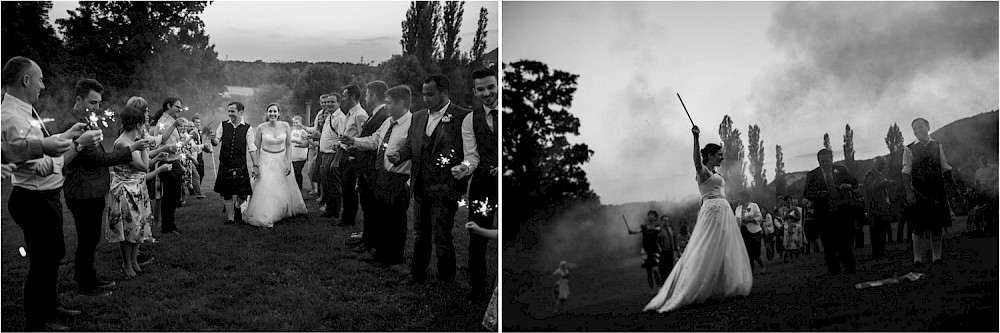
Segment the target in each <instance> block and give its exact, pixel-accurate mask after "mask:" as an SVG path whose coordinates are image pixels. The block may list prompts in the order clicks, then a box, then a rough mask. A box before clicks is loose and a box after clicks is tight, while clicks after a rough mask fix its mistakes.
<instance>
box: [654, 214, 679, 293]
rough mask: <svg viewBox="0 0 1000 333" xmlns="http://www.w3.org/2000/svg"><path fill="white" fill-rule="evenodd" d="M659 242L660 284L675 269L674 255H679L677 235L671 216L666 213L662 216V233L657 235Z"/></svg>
mask: <svg viewBox="0 0 1000 333" xmlns="http://www.w3.org/2000/svg"><path fill="white" fill-rule="evenodd" d="M657 243H658V244H659V245H660V272H659V273H660V281H658V282H659V283H660V285H663V282H665V281H667V275H670V271H672V270H674V260H675V258H674V256H675V255H679V254H680V251H679V249H678V248H677V236H675V234H674V228H673V227H671V226H670V218H669V217H667V216H666V215H663V216H660V234H659V235H657Z"/></svg>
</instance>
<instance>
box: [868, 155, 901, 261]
mask: <svg viewBox="0 0 1000 333" xmlns="http://www.w3.org/2000/svg"><path fill="white" fill-rule="evenodd" d="M886 165H887V164H886V161H885V156H875V161H874V163H873V164H872V169H871V170H868V173H866V174H865V192H866V193H865V194H866V195H865V198H866V199H867V200H865V205H866V206H865V208H866V209H867V211H868V219H869V221H870V222H871V227H869V228H868V233H869V238H871V242H872V259H879V258H882V257H883V256H884V255H885V241H886V236H888V237H889V239H892V233H890V232H887V231H888V229H891V228H892V226H891V225H890V223H891V222H892V214H891V208H890V206H891V205H892V201H891V199H890V198H889V187H890V186H893V185H894V183H895V181H893V180H891V179H889V178H886V174H885V171H886Z"/></svg>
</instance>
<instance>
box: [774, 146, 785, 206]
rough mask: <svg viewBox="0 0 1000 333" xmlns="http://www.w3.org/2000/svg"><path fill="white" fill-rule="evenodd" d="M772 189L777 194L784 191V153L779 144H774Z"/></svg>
mask: <svg viewBox="0 0 1000 333" xmlns="http://www.w3.org/2000/svg"><path fill="white" fill-rule="evenodd" d="M774 181H775V185H774V191H775V192H776V193H778V194H784V193H785V153H783V152H782V151H781V145H775V146H774Z"/></svg>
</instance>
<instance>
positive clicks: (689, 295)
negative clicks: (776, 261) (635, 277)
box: [644, 126, 753, 313]
mask: <svg viewBox="0 0 1000 333" xmlns="http://www.w3.org/2000/svg"><path fill="white" fill-rule="evenodd" d="M691 133H692V134H693V135H694V154H693V158H694V167H695V172H696V174H697V177H696V179H697V181H698V184H699V185H698V189H699V191H700V192H701V196H702V206H701V209H700V210H699V211H698V221H697V222H696V223H695V229H694V232H693V233H692V235H691V242H690V243H689V244H688V246H687V250H685V251H684V254H683V255H681V258H680V260H678V261H677V264H676V265H675V266H674V270H673V271H671V272H670V276H668V277H667V280H666V282H665V283H664V284H663V286H661V287H660V292H659V293H658V294H657V295H656V296H655V297H653V299H652V300H650V301H649V303H648V304H646V306H645V308H644V310H645V311H650V310H655V311H658V312H661V313H662V312H667V311H671V310H674V309H677V308H679V307H681V306H684V305H687V304H691V303H697V302H702V301H705V300H706V299H708V298H709V297H717V296H721V297H728V296H738V295H742V296H745V295H748V294H750V288H751V286H752V285H753V273H752V271H751V268H750V262H749V261H748V260H747V259H746V258H747V249H746V246H744V244H743V239H742V237H741V236H740V229H739V227H738V225H739V223H738V221H737V219H736V215H734V214H733V211H732V207H731V206H730V205H729V202H727V201H726V196H725V194H724V193H723V188H724V186H725V180H724V179H723V178H722V176H720V175H719V174H718V173H716V172H715V168H716V167H718V166H719V165H720V164H721V163H722V161H723V159H724V157H723V156H724V155H723V151H722V147H721V146H719V145H717V144H711V143H710V144H707V145H705V148H704V149H700V150H699V148H700V145H699V143H698V136H699V134H700V133H701V131H700V130H699V129H698V127H697V126H694V128H692V129H691Z"/></svg>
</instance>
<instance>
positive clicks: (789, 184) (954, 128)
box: [770, 110, 1000, 197]
mask: <svg viewBox="0 0 1000 333" xmlns="http://www.w3.org/2000/svg"><path fill="white" fill-rule="evenodd" d="M998 126H1000V113H998V111H997V110H993V111H990V112H984V113H980V114H977V115H975V116H971V117H968V118H963V119H959V120H956V121H954V122H952V123H950V124H947V125H945V126H942V127H940V128H938V129H937V130H935V131H933V132H931V138H932V139H934V140H936V141H938V142H941V144H943V145H944V147H945V155H946V156H947V157H948V164H951V166H952V168H954V175H955V176H956V177H957V178H958V179H959V180H960V181H962V182H965V183H971V182H972V178H973V177H974V175H975V172H976V169H978V168H979V164H978V163H979V162H978V158H979V157H978V156H979V154H983V153H985V154H987V156H988V158H989V160H990V161H991V163H996V162H997V152H998V145H997V140H998V133H997V129H998ZM901 127H902V128H903V131H907V130H909V126H901ZM910 136H911V137H912V133H911V135H910ZM909 143H910V142H906V144H909ZM883 156H888V157H889V161H890V162H889V163H890V164H889V169H890V172H889V173H890V175H893V176H898V171H897V170H899V169H901V168H902V154H899V153H897V154H894V155H892V156H889V155H888V154H887V155H883ZM872 160H873V159H866V160H857V161H855V163H854V166H853V167H851V168H850V169H851V174H853V175H854V176H855V177H857V178H859V179H860V178H861V177H863V176H864V173H865V172H867V171H868V170H869V169H871V166H872ZM834 163H835V164H838V165H844V161H843V160H840V161H836V162H834ZM808 172H809V170H804V171H796V172H791V173H787V174H786V176H785V177H786V178H785V184H786V191H785V193H788V194H790V195H792V196H795V197H800V196H801V195H802V191H803V190H804V189H805V176H806V173H808ZM774 185H775V183H774V182H771V184H770V186H772V187H773V186H774Z"/></svg>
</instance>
